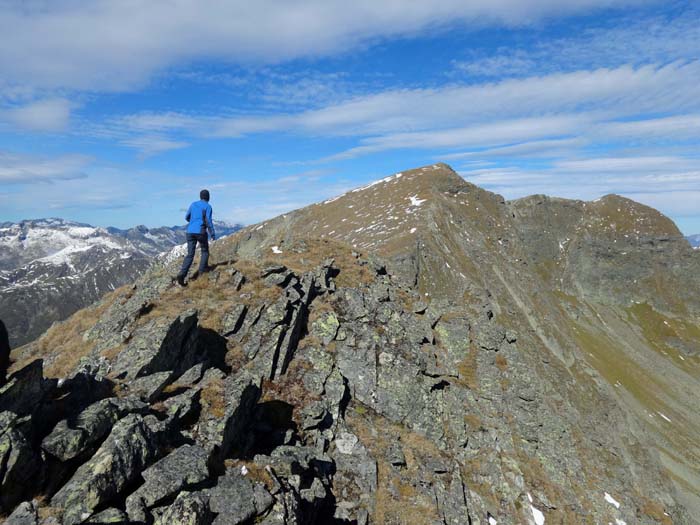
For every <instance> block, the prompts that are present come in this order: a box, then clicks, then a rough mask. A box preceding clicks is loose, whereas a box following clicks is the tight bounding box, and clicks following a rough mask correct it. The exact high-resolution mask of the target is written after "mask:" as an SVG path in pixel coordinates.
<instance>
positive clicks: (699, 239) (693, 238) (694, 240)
mask: <svg viewBox="0 0 700 525" xmlns="http://www.w3.org/2000/svg"><path fill="white" fill-rule="evenodd" d="M687 239H688V242H689V243H690V245H691V246H692V247H693V248H700V234H695V235H688V237H687Z"/></svg>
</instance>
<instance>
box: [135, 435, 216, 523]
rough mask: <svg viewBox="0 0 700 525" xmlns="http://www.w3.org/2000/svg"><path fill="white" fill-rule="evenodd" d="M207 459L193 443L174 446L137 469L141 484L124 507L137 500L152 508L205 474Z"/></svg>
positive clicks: (206, 455)
mask: <svg viewBox="0 0 700 525" xmlns="http://www.w3.org/2000/svg"><path fill="white" fill-rule="evenodd" d="M208 459H209V455H208V454H207V453H206V451H205V450H204V449H203V448H201V447H199V446H196V445H194V446H192V445H183V446H181V447H180V448H177V449H175V450H174V451H173V452H171V453H170V454H168V455H167V456H165V457H164V458H162V459H160V460H158V461H157V462H156V463H154V464H153V465H151V466H150V467H148V468H147V469H146V470H144V471H143V472H141V476H142V477H143V479H144V484H143V485H141V486H140V487H139V488H138V489H137V490H136V491H135V492H133V493H132V494H131V495H130V496H129V497H128V498H127V500H126V507H127V510H128V509H129V508H130V507H131V506H132V505H133V506H136V505H137V503H138V502H139V501H140V502H142V503H143V504H144V505H145V506H146V507H147V508H151V507H154V506H156V505H157V504H158V503H159V502H161V501H162V500H164V499H166V498H167V497H169V496H172V495H173V494H177V493H178V492H180V491H182V490H185V489H188V488H191V487H195V486H197V485H198V484H199V483H201V482H203V481H204V480H206V479H207V478H208V477H209V468H208V466H207V461H208ZM130 515H131V513H130ZM132 517H133V516H132Z"/></svg>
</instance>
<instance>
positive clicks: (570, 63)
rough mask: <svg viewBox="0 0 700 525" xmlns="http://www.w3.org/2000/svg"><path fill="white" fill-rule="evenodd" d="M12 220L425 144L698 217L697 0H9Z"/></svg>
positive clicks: (232, 212) (5, 29)
mask: <svg viewBox="0 0 700 525" xmlns="http://www.w3.org/2000/svg"><path fill="white" fill-rule="evenodd" d="M0 35H2V37H1V38H2V45H0V221H17V220H21V219H27V218H39V217H62V218H66V219H71V220H77V221H81V222H87V223H90V224H94V225H101V226H107V225H110V226H117V227H130V226H134V225H136V224H145V225H147V226H160V225H174V224H182V223H183V222H184V218H183V215H184V210H185V209H186V208H187V206H188V205H189V203H190V202H191V201H193V200H196V199H197V197H198V192H199V190H200V189H201V188H205V187H206V188H208V189H209V190H210V191H211V194H212V199H211V204H212V205H213V208H214V215H215V218H218V219H222V220H227V221H230V222H240V223H244V224H251V223H255V222H258V221H260V220H263V219H266V218H270V217H273V216H276V215H278V214H281V213H284V212H286V211H289V210H292V209H296V208H299V207H302V206H305V205H307V204H310V203H313V202H317V201H320V200H323V199H326V198H328V197H331V196H334V195H337V194H340V193H343V192H345V191H347V190H348V189H350V188H353V187H356V186H360V185H363V184H364V183H367V182H369V181H372V180H375V179H378V178H381V177H383V176H386V175H389V174H392V173H395V172H399V171H402V170H407V169H410V168H413V167H418V166H422V165H426V164H432V163H435V162H439V161H441V162H446V163H448V164H450V165H451V166H452V167H453V168H454V169H455V170H456V171H457V172H458V173H459V174H460V175H462V176H463V177H464V178H465V179H466V180H468V181H469V182H472V183H474V184H477V185H479V186H482V187H484V188H486V189H488V190H491V191H494V192H497V193H500V194H502V195H504V196H505V197H506V198H509V199H511V198H518V197H522V196H525V195H530V194H534V193H545V194H548V195H554V196H559V197H567V198H576V199H585V200H592V199H596V198H598V197H600V196H602V195H605V194H608V193H617V194H620V195H624V196H626V197H629V198H632V199H634V200H637V201H639V202H642V203H645V204H648V205H650V206H653V207H655V208H657V209H659V210H661V211H662V212H663V213H665V214H667V215H668V216H670V217H671V218H672V219H674V220H675V221H676V223H677V224H678V226H679V228H680V229H681V230H682V231H683V232H684V233H685V234H691V233H698V232H700V148H698V146H700V4H699V3H698V2H694V1H673V0H665V1H662V0H567V1H565V2H562V1H561V0H429V1H427V0H426V1H422V0H412V1H411V0H382V1H377V0H353V2H347V1H345V0H297V1H289V0H257V1H255V2H250V1H239V0H228V1H223V0H91V1H82V0H0Z"/></svg>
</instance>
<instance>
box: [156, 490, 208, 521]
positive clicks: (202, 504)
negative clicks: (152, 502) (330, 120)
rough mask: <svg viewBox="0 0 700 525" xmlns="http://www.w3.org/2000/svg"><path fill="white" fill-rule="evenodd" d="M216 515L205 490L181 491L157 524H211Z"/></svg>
mask: <svg viewBox="0 0 700 525" xmlns="http://www.w3.org/2000/svg"><path fill="white" fill-rule="evenodd" d="M213 518H214V515H213V514H212V512H211V509H210V507H209V495H208V494H207V493H205V492H181V493H180V494H178V496H177V498H176V499H175V501H174V502H173V504H172V505H170V506H169V507H168V508H167V509H165V512H163V515H162V516H160V517H159V518H157V519H156V521H155V525H210V524H211V522H212V520H213Z"/></svg>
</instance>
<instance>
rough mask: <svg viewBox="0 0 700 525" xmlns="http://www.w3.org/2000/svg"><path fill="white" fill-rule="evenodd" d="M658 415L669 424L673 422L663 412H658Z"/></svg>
mask: <svg viewBox="0 0 700 525" xmlns="http://www.w3.org/2000/svg"><path fill="white" fill-rule="evenodd" d="M657 414H659V415H660V416H661V417H662V418H664V419H665V420H666V421H668V422H669V423H670V422H671V420H670V419H669V418H667V417H666V416H665V415H664V414H662V413H661V412H657Z"/></svg>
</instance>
